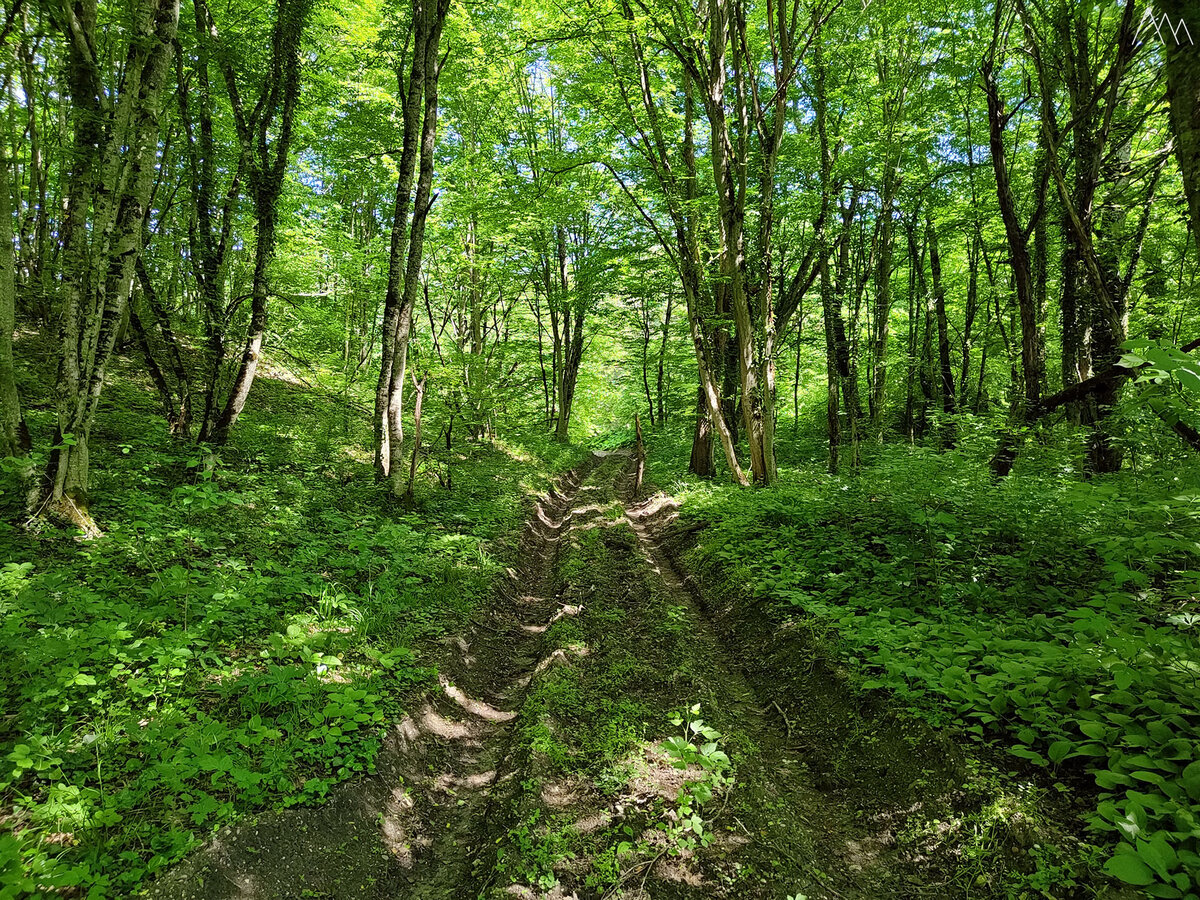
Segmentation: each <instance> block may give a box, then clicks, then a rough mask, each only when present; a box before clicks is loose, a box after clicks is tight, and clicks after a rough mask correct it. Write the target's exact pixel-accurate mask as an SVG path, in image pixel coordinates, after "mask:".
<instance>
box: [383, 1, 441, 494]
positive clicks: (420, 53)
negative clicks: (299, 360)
mask: <svg viewBox="0 0 1200 900" xmlns="http://www.w3.org/2000/svg"><path fill="white" fill-rule="evenodd" d="M428 15H429V11H428V7H427V3H422V2H420V0H414V2H413V23H412V33H413V50H412V54H413V55H412V64H411V66H410V69H409V76H408V84H407V85H406V84H405V83H404V77H403V74H402V72H401V70H399V69H397V72H396V80H397V82H398V83H399V86H400V93H401V95H402V96H403V98H404V99H403V102H402V104H401V113H402V118H403V121H404V137H403V142H402V147H401V151H400V172H399V178H398V180H397V182H396V195H395V204H394V206H393V209H392V231H391V243H390V246H389V250H388V274H387V291H386V293H385V295H384V300H383V324H382V327H381V333H382V340H381V343H380V354H381V361H380V367H379V380H378V382H376V386H375V419H374V429H375V477H376V479H377V480H380V481H382V480H383V479H384V478H386V477H387V475H388V472H389V470H390V468H391V460H392V457H391V447H390V443H391V434H392V429H391V427H390V425H389V421H390V420H389V415H388V401H389V398H390V396H391V385H392V366H393V363H394V361H395V355H396V334H397V331H398V330H399V325H400V308H401V302H400V301H401V297H402V294H403V283H404V278H403V273H404V251H405V248H406V247H407V241H408V214H409V207H410V204H411V203H412V186H413V181H414V180H415V179H416V162H417V153H418V152H419V148H420V143H421V109H422V104H421V101H422V99H423V97H424V91H425V46H426V44H427V43H428V41H429V30H430V27H431V25H430V22H429V21H428Z"/></svg>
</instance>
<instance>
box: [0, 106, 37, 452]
mask: <svg viewBox="0 0 1200 900" xmlns="http://www.w3.org/2000/svg"><path fill="white" fill-rule="evenodd" d="M5 90H7V85H5ZM9 165H10V160H9V159H8V157H7V156H6V155H5V152H4V147H3V145H0V457H11V456H25V455H26V454H28V452H29V450H30V441H29V429H28V428H26V427H25V417H24V416H23V415H22V413H21V398H20V396H19V394H18V393H17V373H16V367H15V366H14V364H13V330H14V329H15V328H16V308H17V285H16V273H15V266H14V262H13V233H12V230H13V229H12V194H11V193H10V190H11V188H10V185H9Z"/></svg>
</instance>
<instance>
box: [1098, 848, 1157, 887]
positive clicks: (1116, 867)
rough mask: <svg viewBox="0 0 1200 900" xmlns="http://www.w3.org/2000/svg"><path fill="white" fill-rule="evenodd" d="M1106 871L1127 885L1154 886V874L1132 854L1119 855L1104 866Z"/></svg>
mask: <svg viewBox="0 0 1200 900" xmlns="http://www.w3.org/2000/svg"><path fill="white" fill-rule="evenodd" d="M1104 871H1105V872H1107V873H1108V874H1109V875H1111V876H1112V877H1113V878H1117V879H1119V880H1121V881H1123V882H1125V883H1126V884H1137V885H1147V884H1154V872H1152V871H1151V869H1150V867H1149V866H1148V865H1146V864H1145V863H1144V862H1142V861H1141V860H1140V859H1138V857H1136V856H1134V855H1133V854H1132V853H1117V854H1116V855H1115V856H1113V857H1112V858H1111V859H1109V861H1108V862H1106V863H1105V864H1104Z"/></svg>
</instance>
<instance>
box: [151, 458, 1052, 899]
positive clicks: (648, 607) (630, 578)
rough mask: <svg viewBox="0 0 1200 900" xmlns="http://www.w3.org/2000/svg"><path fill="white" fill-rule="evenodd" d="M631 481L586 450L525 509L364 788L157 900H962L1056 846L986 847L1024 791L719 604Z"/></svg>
mask: <svg viewBox="0 0 1200 900" xmlns="http://www.w3.org/2000/svg"><path fill="white" fill-rule="evenodd" d="M631 471H632V469H631V460H630V457H629V456H628V454H624V453H616V454H609V455H600V454H597V455H596V456H595V457H594V458H593V459H591V460H589V461H588V462H586V463H585V464H583V465H581V466H580V467H578V468H577V469H575V470H574V471H573V472H571V473H570V474H569V475H567V476H565V477H564V478H563V479H562V480H561V482H560V483H559V485H558V487H557V488H556V489H555V490H554V491H553V492H552V493H551V494H550V495H549V496H548V497H545V498H543V500H542V501H541V502H540V503H539V504H538V505H537V508H536V510H535V512H534V515H533V516H532V517H531V519H530V521H529V523H528V525H527V527H526V530H525V533H524V535H523V537H522V540H521V544H520V550H519V565H518V566H517V567H516V568H515V569H514V571H512V572H511V573H510V577H509V579H508V580H507V583H506V584H505V585H504V586H503V587H502V589H501V590H499V591H498V593H497V597H496V599H495V601H494V603H493V604H492V605H491V607H490V609H488V610H487V612H486V613H485V614H483V615H481V616H480V617H479V618H478V619H477V620H476V621H475V622H474V623H473V624H472V626H471V627H470V628H468V629H467V630H466V631H464V632H463V633H462V634H460V635H457V636H455V637H454V638H453V639H452V640H450V641H448V642H447V646H446V652H445V653H444V657H443V659H441V660H440V661H439V671H440V673H441V675H440V690H437V691H433V692H430V693H429V695H428V696H427V697H426V698H425V699H424V700H423V702H422V704H421V705H420V706H419V708H418V709H417V710H416V711H415V712H414V713H413V714H412V715H410V716H408V717H407V718H405V719H404V721H403V722H401V723H399V724H398V725H397V726H396V727H395V728H394V729H393V730H392V731H391V733H390V734H389V736H388V740H387V741H386V744H385V747H384V750H383V752H382V753H381V755H380V758H379V760H378V765H377V774H376V775H374V776H372V777H370V778H364V779H360V780H356V781H353V782H349V783H346V784H343V785H341V786H340V787H339V788H338V789H336V790H335V791H334V792H333V795H332V797H331V799H330V800H329V802H328V803H326V804H325V805H322V806H319V807H313V808H295V809H290V810H284V811H281V812H276V813H271V814H267V815H263V816H261V817H259V818H258V819H257V820H255V821H249V822H243V823H240V824H238V825H235V826H231V827H229V828H226V829H224V830H222V831H221V832H220V833H219V834H218V835H217V836H216V837H215V838H214V839H213V840H212V842H211V843H210V844H209V845H208V846H206V847H205V848H203V849H202V850H200V851H199V852H197V853H196V854H194V855H193V856H192V857H191V858H189V859H188V860H187V861H185V862H184V863H183V864H181V865H180V866H178V867H176V868H175V869H174V870H172V871H171V872H170V873H168V874H166V875H165V876H164V877H162V878H160V879H159V880H158V882H157V883H156V884H155V886H154V888H153V890H152V891H151V896H153V897H157V898H163V900H166V898H172V900H174V898H180V900H182V898H189V900H191V898H194V900H200V898H204V900H218V898H280V900H284V898H301V897H338V898H347V897H361V898H384V897H387V898H418V900H432V898H474V897H487V898H492V897H495V898H501V897H526V898H547V900H552V898H577V900H597V898H614V897H625V898H650V897H653V898H662V900H669V898H699V897H705V898H731V900H732V898H763V900H766V898H771V900H784V898H786V897H789V896H793V895H804V896H807V897H808V898H812V900H815V898H826V897H828V898H840V897H845V898H885V897H888V898H890V897H964V898H965V897H972V898H975V897H987V896H1002V885H1003V884H1004V883H1005V880H1006V879H1007V878H1009V876H1011V875H1013V874H1014V873H1015V874H1017V875H1018V876H1019V874H1020V873H1021V872H1023V871H1026V870H1027V869H1028V868H1029V867H1030V865H1031V854H1032V848H1033V846H1034V845H1035V844H1036V843H1037V842H1038V841H1039V840H1045V839H1046V838H1045V837H1043V834H1049V835H1050V837H1051V838H1053V839H1056V840H1057V839H1059V838H1060V837H1061V835H1059V834H1057V832H1056V829H1055V827H1054V825H1053V822H1052V821H1038V822H1032V821H1027V820H1026V819H1024V818H1023V814H1022V813H1021V812H1020V811H1019V807H1020V804H1019V803H1017V802H1016V801H1014V805H1013V809H1011V810H1009V811H1008V812H1005V813H1004V814H1002V815H998V816H997V817H996V822H997V824H996V825H995V826H994V827H995V831H994V833H992V832H989V833H988V834H986V835H985V837H986V846H985V844H984V843H981V841H980V828H982V827H983V824H981V823H986V821H989V820H987V818H986V816H982V814H981V810H984V809H985V808H986V809H991V808H992V807H994V806H995V805H996V804H997V803H1000V802H1003V801H1004V800H1005V798H1006V797H1007V796H1008V794H1007V793H1006V791H1012V792H1016V793H1019V790H1020V788H1019V786H1014V785H1009V786H1008V787H1007V788H1004V787H1001V786H999V785H998V783H997V780H996V778H995V777H994V773H989V772H988V771H986V767H985V769H984V770H981V769H980V766H979V764H978V762H977V761H976V760H973V759H969V758H967V757H965V756H964V755H963V754H962V753H960V752H959V751H958V750H957V748H956V747H955V745H954V744H953V742H952V741H951V740H949V739H946V738H943V737H940V736H938V735H936V734H933V733H931V732H929V731H928V729H924V728H921V727H918V726H916V725H914V724H913V723H911V722H908V721H906V720H904V719H903V718H898V717H896V716H893V715H892V714H890V713H889V712H887V711H886V710H885V709H871V708H870V707H869V706H864V704H863V703H862V702H861V700H860V699H859V698H856V697H855V696H854V695H853V694H852V693H851V692H850V691H849V690H848V689H847V688H846V686H845V685H844V682H843V680H842V679H841V678H840V677H839V674H838V672H837V670H836V667H835V666H833V665H831V664H830V663H829V662H827V661H825V660H823V658H822V657H821V655H820V654H819V653H818V652H816V651H815V650H813V649H812V648H811V647H810V646H809V645H808V644H806V643H805V641H804V640H803V639H802V636H800V635H798V634H790V633H786V632H784V633H780V630H779V629H778V628H776V627H775V626H772V625H770V624H769V623H768V622H767V621H766V620H765V619H763V618H762V617H756V616H755V615H754V614H753V612H752V611H751V612H747V611H746V610H736V609H734V605H733V604H730V603H726V602H723V601H722V598H719V597H712V596H710V595H709V594H707V593H706V592H705V591H704V590H703V589H702V588H701V587H700V586H698V585H697V584H695V583H694V582H693V581H692V580H691V579H690V578H688V577H687V576H686V573H685V570H684V569H683V566H682V564H681V561H680V560H681V553H680V551H681V549H682V548H683V546H684V545H685V542H686V535H683V534H681V533H680V532H679V531H678V530H677V529H674V528H672V526H671V521H672V519H673V517H674V505H673V503H672V501H671V500H670V498H666V497H662V496H657V497H654V498H651V499H649V500H642V501H639V500H638V499H637V498H636V497H635V496H634V495H633V490H632V477H631ZM694 707H698V709H699V711H698V712H696V713H694V714H693V715H695V716H698V717H701V718H703V719H704V720H705V722H706V723H708V725H709V726H711V727H713V728H715V729H716V731H717V732H719V734H720V736H719V737H718V738H715V739H712V743H713V745H715V746H717V747H719V749H720V751H721V752H723V753H725V754H727V755H728V757H729V759H730V760H731V767H730V769H729V771H728V772H727V773H726V774H727V775H728V776H730V777H726V778H720V779H716V781H715V782H712V787H713V791H712V797H711V798H705V800H706V802H698V803H696V804H695V807H694V809H693V810H692V811H694V812H695V814H696V819H695V820H694V821H693V820H691V819H690V813H689V811H687V810H683V809H681V805H680V802H679V797H680V793H681V791H694V788H690V787H689V785H694V784H696V783H697V782H700V783H706V773H705V770H704V769H703V768H701V767H699V766H698V765H696V764H687V765H684V763H682V762H679V764H678V765H676V763H677V758H676V757H674V756H672V755H671V753H670V752H669V750H668V747H669V745H668V744H667V743H666V741H667V739H668V738H669V737H670V736H672V735H679V734H681V733H682V729H681V728H680V726H679V725H678V724H675V721H676V720H677V718H678V713H679V712H680V711H683V710H688V709H692V708H694ZM684 727H685V728H686V725H685V726H684ZM697 743H698V744H699V743H704V741H700V740H699V739H697ZM685 824H686V825H687V827H686V828H685V827H684V825H685ZM989 827H990V826H989ZM1031 896H1033V895H1032V894H1031ZM1048 896H1068V894H1066V893H1063V894H1059V893H1055V894H1050V895H1048Z"/></svg>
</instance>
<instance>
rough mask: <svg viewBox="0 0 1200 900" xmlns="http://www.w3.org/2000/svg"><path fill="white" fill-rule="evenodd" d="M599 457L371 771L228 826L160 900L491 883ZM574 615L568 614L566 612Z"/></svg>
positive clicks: (538, 516) (417, 892)
mask: <svg viewBox="0 0 1200 900" xmlns="http://www.w3.org/2000/svg"><path fill="white" fill-rule="evenodd" d="M604 462H605V461H604V460H603V458H602V457H600V456H596V457H593V458H592V459H589V460H587V461H586V462H584V463H583V464H581V465H580V466H578V467H576V468H575V469H574V470H572V471H571V472H569V473H568V474H567V475H565V476H564V477H563V478H561V479H560V480H559V482H558V484H557V485H556V487H555V488H554V489H553V490H551V492H550V493H549V495H548V496H546V497H545V498H543V499H541V500H540V501H539V502H538V503H537V504H536V506H535V509H534V513H533V515H532V516H531V518H530V520H529V522H528V523H527V525H526V528H525V531H524V533H523V535H522V538H521V541H520V544H519V548H518V554H517V561H516V565H515V566H514V568H513V569H511V570H510V571H509V573H508V578H507V579H506V583H505V584H504V585H502V587H501V588H500V590H499V596H498V598H497V600H496V602H495V603H493V604H492V606H491V608H490V609H488V610H486V611H485V612H484V613H483V614H481V615H480V616H479V617H478V618H477V619H476V620H475V621H473V622H472V624H471V625H470V626H469V627H468V628H467V629H466V630H465V631H464V632H462V633H460V634H458V635H456V636H454V637H452V638H450V639H448V641H447V643H448V644H449V646H448V647H447V652H446V653H445V654H444V656H443V658H442V659H440V660H439V672H440V675H439V682H440V688H441V689H440V690H439V691H433V692H430V693H429V695H428V696H427V697H426V698H425V700H424V701H423V703H422V704H421V706H420V708H419V709H418V710H417V711H416V712H414V713H413V714H412V715H410V716H408V717H406V718H405V719H404V720H403V721H402V722H401V723H400V724H399V725H398V726H397V727H396V728H395V729H393V731H392V732H391V733H390V734H389V735H388V737H387V740H386V742H385V745H384V747H383V749H382V750H381V753H380V757H379V759H378V761H377V774H376V775H375V776H374V777H371V778H366V779H359V780H356V781H352V782H349V783H346V784H343V785H340V786H339V787H338V788H337V789H335V791H334V792H333V794H332V796H331V798H330V800H329V802H328V803H326V804H324V805H322V806H319V807H313V808H295V809H290V810H285V811H281V812H277V813H270V814H265V815H263V816H260V817H259V818H258V819H256V820H253V821H249V822H244V823H239V824H237V825H234V826H230V827H227V828H225V829H222V831H221V832H219V833H218V834H217V835H216V837H215V838H214V839H213V840H212V841H211V842H210V843H209V844H208V845H207V846H205V847H204V848H202V849H201V850H200V851H198V852H197V853H195V854H194V855H193V856H192V857H190V858H189V859H188V860H186V861H185V862H184V863H182V864H181V865H179V866H177V867H176V868H175V869H174V870H173V871H171V872H170V873H169V874H167V875H166V876H164V877H162V878H160V879H159V880H158V881H157V882H156V883H155V885H154V886H153V888H152V889H151V891H150V895H151V896H152V897H155V898H163V900H168V898H172V900H174V898H180V900H183V898H186V900H201V898H204V900H210V898H211V900H217V898H250V897H253V898H281V900H282V898H292V897H296V898H299V897H339V898H343V897H364V898H384V897H387V898H401V897H402V898H414V900H425V898H451V897H454V898H458V897H467V896H474V893H473V892H472V891H471V890H470V889H469V888H468V885H469V884H470V883H472V882H473V881H476V880H477V879H483V880H486V879H487V878H488V874H489V873H488V872H487V871H486V870H485V869H484V868H483V867H481V865H480V862H481V854H480V853H479V852H478V850H479V848H481V847H482V849H483V850H485V851H486V850H487V849H488V846H489V843H490V841H489V839H488V835H490V833H491V831H492V827H493V826H492V822H493V820H494V819H495V818H496V816H495V806H496V801H495V797H496V796H498V795H500V794H502V793H503V790H504V782H505V781H506V780H507V779H508V778H511V777H512V775H513V774H514V770H513V767H512V766H511V765H510V764H508V763H507V757H508V755H509V753H510V752H511V750H512V747H513V742H512V737H511V732H512V730H513V723H514V720H515V719H516V716H517V711H518V710H519V709H520V706H521V704H522V702H523V700H524V696H525V693H526V691H527V690H528V686H529V683H530V681H531V679H532V677H533V676H534V674H535V672H536V671H537V669H538V667H539V665H541V664H543V663H544V661H543V659H542V657H543V651H542V643H543V641H542V635H543V633H544V632H545V631H546V629H547V627H548V626H549V625H550V624H551V623H552V622H553V621H554V620H555V618H556V616H559V615H562V614H563V610H562V609H561V606H560V604H559V603H558V589H557V577H556V574H555V570H556V565H557V559H558V547H559V544H560V542H561V540H562V537H563V535H564V533H566V532H567V531H569V529H570V526H571V523H572V520H573V519H574V518H576V517H577V516H578V515H580V513H581V509H583V508H585V507H586V503H585V502H582V501H580V500H579V498H580V496H581V495H584V499H585V500H586V492H587V490H588V489H587V487H586V485H585V482H586V480H587V479H588V477H589V475H591V474H592V473H593V472H594V471H595V470H596V469H597V467H601V468H602V469H603V470H604V471H605V477H606V480H611V477H612V475H611V471H610V470H611V469H612V468H614V467H615V466H616V465H617V462H616V461H613V462H610V463H609V464H608V465H607V466H605V464H604ZM567 612H568V613H569V610H568V611H567Z"/></svg>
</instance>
